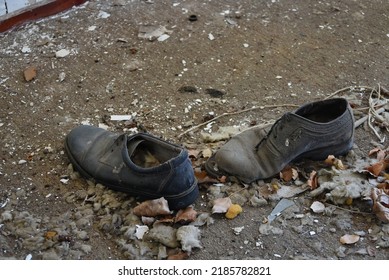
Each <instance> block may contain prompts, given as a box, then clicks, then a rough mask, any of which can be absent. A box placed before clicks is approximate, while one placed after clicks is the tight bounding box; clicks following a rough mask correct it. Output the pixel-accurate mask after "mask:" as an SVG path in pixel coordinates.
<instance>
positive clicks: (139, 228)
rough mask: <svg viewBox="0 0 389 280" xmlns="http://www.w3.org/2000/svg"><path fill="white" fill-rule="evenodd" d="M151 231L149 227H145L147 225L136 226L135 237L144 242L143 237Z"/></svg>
mask: <svg viewBox="0 0 389 280" xmlns="http://www.w3.org/2000/svg"><path fill="white" fill-rule="evenodd" d="M148 230H149V227H148V226H145V225H136V230H135V236H136V238H138V239H139V240H142V239H143V236H144V235H145V233H146V232H147V231H148Z"/></svg>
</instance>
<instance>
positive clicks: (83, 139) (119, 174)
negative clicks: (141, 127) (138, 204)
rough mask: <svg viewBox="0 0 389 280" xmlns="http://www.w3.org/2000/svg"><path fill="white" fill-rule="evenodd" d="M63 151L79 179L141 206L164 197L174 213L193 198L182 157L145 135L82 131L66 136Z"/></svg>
mask: <svg viewBox="0 0 389 280" xmlns="http://www.w3.org/2000/svg"><path fill="white" fill-rule="evenodd" d="M65 150H66V152H67V155H68V157H69V160H70V162H71V163H72V164H73V166H74V167H75V169H76V170H77V171H79V173H80V174H81V175H82V176H84V177H86V178H90V179H94V180H95V181H96V182H98V183H101V184H103V185H104V186H106V187H108V188H111V189H113V190H116V191H121V192H125V193H128V194H131V195H133V196H137V197H138V198H139V199H141V200H145V199H156V198H160V197H164V198H165V199H166V200H167V201H168V203H169V207H170V209H172V210H175V209H181V208H185V207H187V206H189V205H190V204H192V203H193V202H194V201H195V200H196V198H197V197H198V194H199V191H198V187H197V180H196V178H195V176H194V172H193V168H192V164H191V162H190V160H189V157H188V152H187V151H186V150H185V149H184V148H182V147H180V146H178V145H174V144H171V143H169V142H166V141H164V140H162V139H159V138H157V137H155V136H152V135H150V134H146V133H138V134H135V135H132V136H128V135H127V134H121V135H118V134H115V133H112V132H109V131H106V130H104V129H101V128H97V127H93V126H87V125H82V126H79V127H76V128H74V129H73V130H72V131H71V132H70V133H69V134H68V135H67V136H66V140H65Z"/></svg>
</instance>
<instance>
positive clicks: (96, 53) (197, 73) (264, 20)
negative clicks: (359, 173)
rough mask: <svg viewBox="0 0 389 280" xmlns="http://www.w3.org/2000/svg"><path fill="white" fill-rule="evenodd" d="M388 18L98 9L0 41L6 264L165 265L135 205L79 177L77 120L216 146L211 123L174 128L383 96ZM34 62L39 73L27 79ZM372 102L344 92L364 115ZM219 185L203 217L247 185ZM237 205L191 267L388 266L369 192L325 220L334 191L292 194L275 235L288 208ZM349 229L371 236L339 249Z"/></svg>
mask: <svg viewBox="0 0 389 280" xmlns="http://www.w3.org/2000/svg"><path fill="white" fill-rule="evenodd" d="M388 11H389V2H388V1H385V0H373V1H362V0H346V1H331V0H325V1H297V2H296V1H293V2H292V1H284V0H260V1H250V0H239V1H189V0H187V1H184V0H183V1H181V0H176V1H167V0H163V1H140V0H134V1H125V0H122V1H121V0H116V1H100V0H97V1H89V2H87V3H86V4H85V5H82V6H81V7H78V8H74V9H72V10H70V11H68V12H66V13H63V14H60V15H57V16H55V17H52V18H49V19H44V20H41V21H39V22H34V23H30V24H28V25H25V26H22V27H20V28H17V29H15V30H12V31H10V32H7V33H5V34H1V35H0V57H1V62H0V89H1V97H0V98H1V107H0V130H1V135H2V137H1V161H0V205H1V206H2V207H1V209H0V249H1V250H0V258H16V259H24V258H26V257H28V258H29V257H32V258H33V259H127V258H130V259H134V258H144V259H150V258H151V259H152V258H158V257H159V258H166V256H167V254H169V252H168V251H169V250H168V251H167V252H165V249H166V247H164V246H162V245H159V243H158V242H155V240H154V242H146V241H144V242H142V241H139V240H136V239H134V237H133V233H131V230H132V229H133V227H134V225H135V224H140V221H139V219H138V218H137V217H136V216H134V215H132V214H131V210H132V209H133V206H134V205H136V203H137V202H136V201H135V200H134V199H133V198H131V197H129V196H127V195H125V194H121V193H115V192H112V191H110V190H108V189H106V188H104V187H101V186H95V185H94V184H91V183H88V182H87V181H85V180H84V179H83V178H78V177H77V175H76V174H75V173H74V172H73V171H72V170H71V168H70V167H69V161H68V159H67V157H66V155H65V153H64V147H63V144H64V137H65V136H66V134H67V133H68V132H69V131H70V130H71V129H72V128H74V127H75V126H77V125H79V124H81V123H84V124H85V123H88V124H91V125H96V126H98V125H100V126H103V127H105V128H107V129H109V130H111V131H115V132H123V131H126V132H129V131H133V129H134V123H124V122H112V121H110V120H109V117H110V116H111V115H122V114H127V115H128V114H129V115H133V116H134V120H135V128H136V127H137V128H138V130H139V128H142V129H145V130H146V131H148V132H149V133H152V134H153V135H157V136H161V137H163V138H164V139H167V140H169V141H172V142H174V143H180V144H183V145H185V146H186V147H187V148H188V149H192V150H197V151H200V152H201V151H204V150H205V149H208V148H210V149H211V150H212V151H215V150H216V149H217V148H218V147H219V146H220V145H221V144H222V143H223V142H216V143H206V142H205V141H204V140H203V138H202V137H201V132H202V131H203V127H201V128H200V129H197V130H193V131H192V132H190V133H187V134H185V135H184V136H183V137H181V138H180V137H179V135H180V134H181V133H183V132H184V131H185V130H186V129H188V128H189V127H191V126H193V125H198V124H200V123H202V122H204V121H206V120H207V118H208V117H209V115H214V116H220V115H221V114H223V113H225V112H234V111H237V110H242V109H245V108H251V107H253V106H264V108H263V109H262V110H261V109H258V110H252V111H248V112H246V113H241V114H236V115H231V116H228V117H223V118H220V119H218V120H217V121H215V123H214V124H213V126H212V132H215V131H216V130H217V128H218V127H221V126H234V125H235V126H238V127H243V126H247V125H253V124H259V123H262V122H265V121H274V120H276V119H277V118H279V117H280V116H281V115H282V114H283V113H284V112H286V111H290V110H293V109H295V107H293V106H284V104H290V105H296V106H300V105H302V104H304V103H306V102H312V101H316V100H321V99H323V98H326V97H328V96H329V95H330V94H331V93H333V92H335V91H337V90H339V89H342V88H345V87H353V86H355V87H357V86H366V87H377V86H378V85H382V86H384V87H385V86H386V87H387V86H388V84H389V76H388V67H389V64H388V63H387V62H388V61H389V25H388V22H389V13H388ZM191 15H195V16H196V17H197V18H196V19H197V20H196V21H190V20H189V18H190V16H191ZM145 25H151V26H154V27H155V28H158V27H159V26H162V27H164V28H165V29H162V31H164V34H166V35H168V36H169V37H168V36H165V38H163V37H160V40H147V39H144V38H140V37H139V32H140V30H142V26H145ZM160 30H161V29H160ZM163 39H165V40H163ZM61 50H62V53H63V56H64V57H60V56H61V52H60V53H57V52H58V51H61ZM29 67H32V68H31V69H33V70H32V72H33V77H31V80H30V81H26V79H25V77H24V71H25V69H27V68H29ZM34 69H35V70H36V76H35V77H34ZM189 86H190V87H192V88H190V89H195V91H196V92H188V91H185V90H183V89H185V88H183V87H189ZM187 89H188V88H187ZM207 89H215V90H218V91H221V92H222V93H223V94H219V95H216V96H214V95H211V94H209V92H210V91H209V90H207ZM211 92H212V91H211ZM213 92H215V91H213ZM362 93H366V94H362ZM367 93H368V91H363V90H361V89H358V90H345V91H342V92H341V93H340V94H339V95H340V96H345V97H350V98H353V99H354V100H357V101H358V100H359V101H361V105H360V106H359V108H362V107H363V106H365V105H366V104H367V103H366V100H367V99H366V98H367V97H368V94H367ZM363 104H364V105H363ZM273 105H274V107H271V106H273ZM360 116H361V115H359V116H358V117H360ZM380 133H381V135H385V132H384V131H381V132H380ZM356 134H357V135H356V141H355V147H354V152H355V154H357V155H358V156H359V157H360V158H361V159H363V156H365V157H367V153H368V151H369V150H370V149H372V148H374V147H376V146H377V143H378V142H379V140H378V138H377V137H376V135H374V134H373V133H372V131H371V130H369V129H367V128H366V127H364V126H361V127H359V128H357V130H356ZM382 145H383V147H385V145H387V141H386V142H383V143H382ZM200 155H201V154H200ZM202 160H203V159H202V158H199V159H198V160H197V161H196V163H197V164H199V163H201V162H202ZM305 164H310V163H305ZM196 167H201V166H196ZM268 183H269V182H260V183H258V184H257V185H256V186H258V185H261V184H262V185H263V184H265V185H266V184H268ZM269 184H270V183H269ZM215 188H217V187H215V186H212V184H211V183H204V184H201V185H200V189H201V196H200V197H199V199H198V201H196V204H195V209H196V210H197V211H198V212H199V213H200V212H202V213H210V212H211V202H212V200H213V199H214V198H215V197H216V196H218V195H227V194H231V193H232V192H235V191H237V190H239V189H241V188H243V186H242V185H239V184H237V183H226V184H225V186H223V187H221V188H219V189H218V190H217V191H218V193H217V194H215V192H216V190H215ZM250 188H255V186H249V187H248V190H247V193H248V195H250ZM243 193H244V192H243ZM238 194H240V192H238ZM251 195H252V194H251ZM246 198H247V197H246ZM236 199H237V200H239V199H240V202H241V204H242V206H243V213H241V214H240V215H239V216H238V217H237V218H235V219H233V220H228V219H226V218H225V217H224V216H223V215H220V214H219V215H216V214H213V215H212V218H213V220H214V222H213V223H212V224H209V225H204V226H201V227H199V228H200V230H201V238H200V241H201V246H202V248H194V249H193V250H192V252H191V254H190V256H189V258H190V259H230V258H237V259H246V258H258V259H301V258H302V259H387V258H388V257H389V249H388V247H389V245H388V243H389V242H388V241H389V227H388V225H386V224H384V223H382V222H380V221H379V220H378V219H377V217H376V216H375V215H374V214H372V213H371V209H370V206H369V204H368V203H366V202H364V201H362V200H360V199H355V200H354V201H353V202H352V203H351V205H338V208H331V207H330V206H328V205H327V206H328V209H329V211H328V212H326V213H325V214H322V213H321V214H316V213H313V212H312V211H311V210H310V208H309V207H310V205H311V204H312V202H313V201H314V200H321V201H323V199H324V197H323V196H320V197H316V198H312V197H310V196H309V193H303V194H300V195H297V196H296V197H295V198H294V199H293V201H294V202H295V206H294V207H292V208H289V210H288V211H287V212H285V213H283V214H282V215H281V216H280V217H278V218H277V219H276V220H275V221H274V222H273V226H274V227H273V228H272V229H268V230H264V226H263V221H264V218H266V217H267V216H268V215H269V214H270V212H271V211H272V209H273V208H274V206H275V205H276V204H277V203H278V201H279V200H277V199H274V200H271V199H268V200H266V204H265V205H262V206H252V205H250V203H249V202H248V201H247V199H246V200H245V197H244V195H241V196H240V197H238V198H236ZM242 200H243V201H242ZM361 212H363V213H364V214H363V213H361ZM242 227H244V228H242ZM260 227H261V231H260ZM234 228H235V231H234ZM236 228H241V229H242V230H241V232H240V234H238V235H237V234H236V233H237V232H236ZM344 234H356V235H358V236H360V239H359V241H358V242H356V243H354V244H350V245H344V244H341V243H340V241H339V239H340V237H341V236H343V235H344Z"/></svg>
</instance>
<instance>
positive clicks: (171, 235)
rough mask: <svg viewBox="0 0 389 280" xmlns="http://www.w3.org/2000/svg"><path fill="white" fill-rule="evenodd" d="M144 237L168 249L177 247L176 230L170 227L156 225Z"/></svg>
mask: <svg viewBox="0 0 389 280" xmlns="http://www.w3.org/2000/svg"><path fill="white" fill-rule="evenodd" d="M146 236H147V238H146V239H147V240H153V241H157V242H159V243H161V244H163V245H165V246H167V247H169V248H177V247H178V246H179V242H178V240H177V229H175V228H173V227H170V226H165V225H163V224H158V225H156V226H154V227H153V228H152V229H150V231H149V233H148V234H147V235H146ZM146 236H145V237H146Z"/></svg>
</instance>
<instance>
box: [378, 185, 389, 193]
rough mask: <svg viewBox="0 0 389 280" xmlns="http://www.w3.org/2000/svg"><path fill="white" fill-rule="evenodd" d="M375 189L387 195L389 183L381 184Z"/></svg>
mask: <svg viewBox="0 0 389 280" xmlns="http://www.w3.org/2000/svg"><path fill="white" fill-rule="evenodd" d="M377 188H378V189H380V190H383V191H384V193H386V194H388V195H389V182H382V183H379V184H378V185H377Z"/></svg>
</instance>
